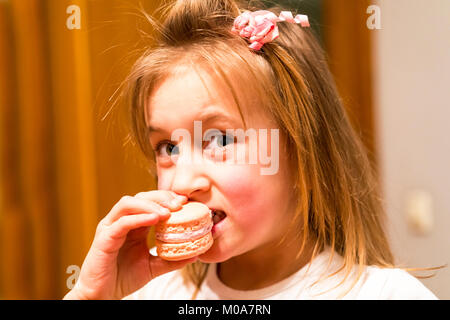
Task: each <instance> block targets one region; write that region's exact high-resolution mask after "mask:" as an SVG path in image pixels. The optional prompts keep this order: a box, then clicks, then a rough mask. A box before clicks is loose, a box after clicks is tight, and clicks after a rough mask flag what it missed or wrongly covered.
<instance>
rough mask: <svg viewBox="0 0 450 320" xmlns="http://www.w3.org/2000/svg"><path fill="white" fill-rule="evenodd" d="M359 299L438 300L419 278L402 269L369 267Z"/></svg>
mask: <svg viewBox="0 0 450 320" xmlns="http://www.w3.org/2000/svg"><path fill="white" fill-rule="evenodd" d="M358 298H359V299H393V300H395V299H402V300H403V299H411V300H420V299H437V297H436V296H435V295H434V294H433V293H432V292H431V291H430V290H429V289H428V288H427V287H425V285H424V284H423V283H422V282H421V281H419V280H418V279H417V278H415V277H414V276H412V275H411V274H409V273H408V272H407V271H405V270H403V269H400V268H381V267H376V266H368V267H367V268H366V272H365V275H364V280H363V283H362V285H361V287H360V290H359V294H358Z"/></svg>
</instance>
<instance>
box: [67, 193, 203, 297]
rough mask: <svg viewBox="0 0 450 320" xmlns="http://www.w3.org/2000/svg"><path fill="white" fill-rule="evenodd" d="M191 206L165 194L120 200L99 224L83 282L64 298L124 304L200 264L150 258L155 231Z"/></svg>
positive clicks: (141, 194)
mask: <svg viewBox="0 0 450 320" xmlns="http://www.w3.org/2000/svg"><path fill="white" fill-rule="evenodd" d="M185 202H187V198H186V197H185V196H180V195H177V194H176V193H174V192H171V191H163V190H156V191H150V192H141V193H138V194H137V195H135V196H134V197H131V196H125V197H123V198H122V199H120V201H119V202H117V203H116V205H115V206H114V207H113V208H112V209H111V211H110V212H109V213H108V214H107V215H106V217H105V218H103V219H102V220H101V221H100V223H99V224H98V226H97V230H96V233H95V237H94V241H93V242H92V245H91V248H90V249H89V252H88V254H87V256H86V258H85V260H84V262H83V265H82V267H81V271H80V276H79V278H78V281H77V282H76V284H75V286H74V288H73V289H72V290H71V291H70V292H69V293H68V294H67V295H66V296H65V297H64V299H122V298H124V297H125V296H127V295H129V294H131V293H133V292H134V291H136V290H138V289H139V288H141V287H142V286H144V285H145V284H146V283H148V282H149V281H151V280H152V279H153V278H155V277H157V276H159V275H161V274H164V273H167V272H169V271H173V270H176V269H179V268H181V267H183V266H185V265H186V264H188V263H192V262H194V261H195V260H196V258H191V259H186V260H183V261H176V262H169V261H165V260H162V259H161V258H159V257H154V256H152V255H150V253H149V248H148V246H147V234H148V231H149V229H150V227H151V226H153V225H155V224H157V223H158V221H161V220H165V219H168V218H169V216H170V210H176V209H178V208H179V207H180V206H181V205H182V204H183V203H185ZM169 209H170V210H169Z"/></svg>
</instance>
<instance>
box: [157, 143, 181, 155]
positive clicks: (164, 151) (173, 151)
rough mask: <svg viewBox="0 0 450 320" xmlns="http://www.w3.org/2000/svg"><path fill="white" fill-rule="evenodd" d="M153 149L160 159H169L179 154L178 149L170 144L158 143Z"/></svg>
mask: <svg viewBox="0 0 450 320" xmlns="http://www.w3.org/2000/svg"><path fill="white" fill-rule="evenodd" d="M155 149H156V152H157V153H158V155H160V156H161V157H170V156H173V155H178V154H179V153H180V150H179V147H178V146H176V145H174V144H173V143H170V142H160V143H158V145H157V146H156V148H155Z"/></svg>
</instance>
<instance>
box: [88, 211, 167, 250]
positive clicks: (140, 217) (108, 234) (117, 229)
mask: <svg viewBox="0 0 450 320" xmlns="http://www.w3.org/2000/svg"><path fill="white" fill-rule="evenodd" d="M159 220H160V215H158V214H156V213H146V214H134V215H125V216H122V217H120V218H119V219H117V220H116V221H115V222H114V223H113V224H111V225H109V226H104V227H103V228H102V232H101V234H100V235H99V236H98V238H97V241H95V242H96V246H97V248H99V249H101V250H102V251H103V252H107V253H114V252H117V251H119V249H120V248H121V247H122V245H123V243H124V242H125V240H126V238H127V235H128V233H129V232H130V231H132V230H136V229H139V228H143V227H150V226H153V225H155V224H157V223H158V221H159Z"/></svg>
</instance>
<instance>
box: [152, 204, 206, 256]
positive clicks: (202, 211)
mask: <svg viewBox="0 0 450 320" xmlns="http://www.w3.org/2000/svg"><path fill="white" fill-rule="evenodd" d="M212 226H213V221H212V214H211V210H210V209H209V208H208V207H207V206H206V205H205V204H203V203H201V202H196V201H190V202H187V203H186V204H184V205H183V206H182V207H181V208H180V209H179V210H177V211H173V212H171V215H170V217H169V219H167V220H165V221H161V222H159V223H158V224H157V225H156V226H155V238H156V239H155V244H156V252H157V254H158V256H159V257H161V258H162V259H164V260H169V261H178V260H184V259H189V258H192V257H195V256H198V255H200V254H202V253H204V252H206V251H207V250H208V249H209V248H211V246H212V244H213V237H212V234H211V228H212Z"/></svg>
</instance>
